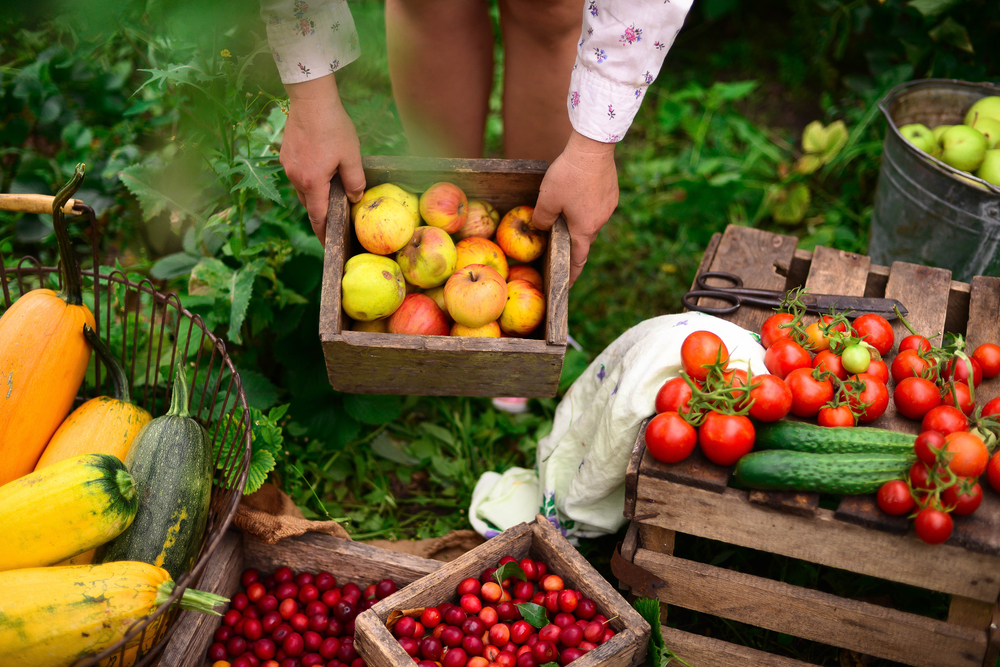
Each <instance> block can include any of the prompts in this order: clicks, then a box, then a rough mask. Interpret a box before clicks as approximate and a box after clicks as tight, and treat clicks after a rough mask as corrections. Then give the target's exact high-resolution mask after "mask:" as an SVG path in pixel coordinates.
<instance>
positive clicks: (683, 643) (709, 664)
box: [661, 625, 816, 667]
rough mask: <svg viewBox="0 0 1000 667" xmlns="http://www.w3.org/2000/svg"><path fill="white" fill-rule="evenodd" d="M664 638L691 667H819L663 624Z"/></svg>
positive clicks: (675, 652)
mask: <svg viewBox="0 0 1000 667" xmlns="http://www.w3.org/2000/svg"><path fill="white" fill-rule="evenodd" d="M661 628H662V631H663V640H664V642H666V645H667V646H668V647H669V648H670V649H671V650H672V651H673V652H674V654H675V655H677V657H678V658H680V659H681V660H683V661H684V662H686V663H687V664H689V665H691V667H748V666H750V665H752V666H753V667H816V665H814V664H813V663H811V662H802V661H800V660H795V659H793V658H785V657H782V656H780V655H774V654H773V653H767V652H765V651H758V650H757V649H753V648H749V647H746V646H738V645H737V644H732V643H730V642H727V641H722V640H720V639H713V638H711V637H703V636H701V635H696V634H692V633H690V632H684V631H683V630H677V629H676V628H671V627H669V626H666V625H664V626H661Z"/></svg>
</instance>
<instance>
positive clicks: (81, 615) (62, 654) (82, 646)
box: [0, 561, 228, 667]
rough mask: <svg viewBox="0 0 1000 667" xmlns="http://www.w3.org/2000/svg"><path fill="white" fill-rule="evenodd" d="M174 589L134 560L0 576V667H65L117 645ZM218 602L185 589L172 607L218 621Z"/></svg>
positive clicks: (166, 576)
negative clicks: (135, 624) (210, 615)
mask: <svg viewBox="0 0 1000 667" xmlns="http://www.w3.org/2000/svg"><path fill="white" fill-rule="evenodd" d="M173 590H174V582H173V581H172V580H171V579H170V575H169V574H167V571H166V570H164V569H162V568H159V567H156V566H155V565H149V564H148V563H139V562H134V561H119V562H117V563H106V564H104V565H72V566H68V567H42V568H28V569H23V570H12V571H10V572H0V591H3V594H2V595H0V619H2V622H0V665H17V666H18V667H69V665H72V664H74V663H75V662H77V661H78V660H80V659H82V658H84V657H86V656H88V655H91V654H96V653H100V652H101V651H103V650H105V649H108V648H110V647H111V646H113V645H114V644H115V643H116V642H118V641H120V640H121V639H122V638H123V637H124V636H125V632H126V631H127V630H128V628H129V626H131V625H132V624H133V623H135V622H136V621H140V620H142V619H144V618H146V617H147V616H149V615H150V614H152V613H153V612H154V611H156V610H157V608H159V607H160V605H162V604H163V603H164V602H166V600H167V598H168V597H170V594H171V592H172V591H173ZM225 602H228V600H226V599H225V598H222V597H220V596H218V595H213V594H211V593H204V592H201V591H196V590H194V589H190V588H189V589H187V590H185V591H184V594H183V595H182V596H181V598H180V601H179V603H178V606H180V607H181V608H182V609H191V610H194V611H200V612H203V613H208V614H216V615H218V612H217V611H215V607H216V606H217V605H219V604H223V603H225ZM161 618H162V617H161ZM150 632H153V633H155V632H156V630H147V634H150ZM137 643H138V637H136V638H135V639H133V640H132V641H131V642H130V646H131V645H137ZM136 654H137V651H136V650H134V649H133V650H131V651H130V650H129V649H126V655H131V656H136ZM114 655H117V653H116V654H114ZM112 658H113V656H112ZM109 662H110V660H109ZM115 663H117V660H115Z"/></svg>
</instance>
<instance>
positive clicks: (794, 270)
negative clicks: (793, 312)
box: [775, 248, 813, 292]
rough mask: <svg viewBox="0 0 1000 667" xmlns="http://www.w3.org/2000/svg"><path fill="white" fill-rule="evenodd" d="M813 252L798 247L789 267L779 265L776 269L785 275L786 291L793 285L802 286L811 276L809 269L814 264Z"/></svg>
mask: <svg viewBox="0 0 1000 667" xmlns="http://www.w3.org/2000/svg"><path fill="white" fill-rule="evenodd" d="M812 258H813V254H812V253H811V252H809V251H808V250H802V249H801V248H796V249H795V252H794V253H793V254H792V262H791V264H790V265H788V266H787V267H785V266H782V265H780V264H779V265H778V266H777V267H776V268H775V270H776V271H777V272H778V273H779V274H780V275H784V276H785V291H786V292H787V291H788V290H790V289H792V288H793V287H802V286H804V285H805V284H806V278H808V277H809V269H810V267H811V266H812Z"/></svg>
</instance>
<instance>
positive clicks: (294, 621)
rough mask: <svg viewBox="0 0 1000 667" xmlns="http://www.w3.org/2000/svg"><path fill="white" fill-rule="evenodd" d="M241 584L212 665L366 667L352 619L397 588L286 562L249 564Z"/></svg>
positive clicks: (210, 649) (218, 638) (210, 653)
mask: <svg viewBox="0 0 1000 667" xmlns="http://www.w3.org/2000/svg"><path fill="white" fill-rule="evenodd" d="M240 583H242V585H243V590H241V591H240V592H239V593H237V594H236V595H234V596H233V599H232V600H231V601H230V603H229V609H228V610H227V611H226V613H225V615H224V616H223V617H222V625H220V626H219V628H218V629H217V630H216V631H215V643H213V644H212V645H211V646H209V647H208V659H209V660H210V661H212V667H311V666H312V665H321V666H322V667H365V661H364V660H363V659H362V658H360V657H359V656H358V653H357V651H356V650H355V649H354V619H355V617H356V616H357V615H358V614H360V613H361V612H362V611H364V610H366V609H368V608H369V607H371V606H372V605H374V604H375V603H376V602H378V601H379V600H381V599H383V598H386V597H388V596H390V595H392V594H393V593H395V592H396V590H397V588H398V587H397V586H396V583H395V582H394V581H392V580H391V579H383V580H382V581H380V582H378V583H377V584H371V585H370V586H368V587H367V588H365V589H364V590H363V591H362V590H361V588H360V587H359V586H358V585H357V584H353V583H347V584H344V585H343V586H339V587H338V586H337V579H336V577H334V576H333V575H332V574H330V573H329V572H318V573H316V574H313V573H310V572H300V573H298V574H295V573H294V572H292V570H291V569H290V568H288V567H279V568H278V569H277V570H275V571H274V574H270V575H267V576H261V573H260V572H258V571H257V570H255V569H248V570H245V571H244V572H243V574H242V575H241V577H240Z"/></svg>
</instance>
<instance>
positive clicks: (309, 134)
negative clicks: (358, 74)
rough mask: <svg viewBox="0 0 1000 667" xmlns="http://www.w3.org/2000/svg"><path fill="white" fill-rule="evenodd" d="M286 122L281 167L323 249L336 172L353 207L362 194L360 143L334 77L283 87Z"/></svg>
mask: <svg viewBox="0 0 1000 667" xmlns="http://www.w3.org/2000/svg"><path fill="white" fill-rule="evenodd" d="M285 90H286V91H287V93H288V98H289V108H288V121H287V122H286V124H285V137H284V140H283V141H282V143H281V166H282V167H284V168H285V173H286V174H288V180H290V181H291V182H292V185H293V186H294V187H295V192H296V193H297V194H298V196H299V201H300V202H302V205H303V206H305V207H306V211H307V212H308V214H309V223H310V224H311V225H312V228H313V231H314V232H315V233H316V236H317V237H318V238H319V242H320V243H321V244H323V245H324V246H325V245H326V215H327V209H328V208H329V204H330V180H331V179H332V178H333V176H334V174H337V173H339V174H340V179H341V180H342V181H343V183H344V190H345V191H346V192H347V198H348V199H349V200H350V201H351V202H352V203H356V202H357V201H358V200H360V199H361V196H362V195H363V194H364V191H365V172H364V170H363V169H362V168H361V143H360V142H359V141H358V132H357V130H355V129H354V123H353V122H351V119H350V117H349V116H348V115H347V112H346V111H345V110H344V106H343V105H342V104H341V102H340V95H339V94H338V93H337V82H336V80H335V79H334V75H333V74H330V75H328V76H324V77H321V78H319V79H313V80H312V81H304V82H302V83H289V84H285Z"/></svg>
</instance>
